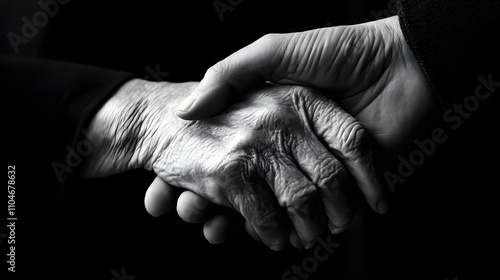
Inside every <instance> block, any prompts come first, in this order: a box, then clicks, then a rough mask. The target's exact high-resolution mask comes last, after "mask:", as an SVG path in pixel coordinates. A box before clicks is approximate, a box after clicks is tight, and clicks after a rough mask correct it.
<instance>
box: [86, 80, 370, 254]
mask: <svg viewBox="0 0 500 280" xmlns="http://www.w3.org/2000/svg"><path fill="white" fill-rule="evenodd" d="M196 86H197V83H185V84H171V83H152V82H147V81H142V80H132V81H130V82H129V83H127V84H126V85H124V86H123V88H122V89H121V90H120V91H119V92H118V93H117V94H116V95H115V96H113V98H112V99H111V100H110V101H109V102H107V103H106V104H105V106H104V107H103V108H102V109H101V110H100V111H99V112H98V114H97V115H96V116H95V118H94V119H93V121H92V122H91V125H90V127H89V132H90V137H92V138H93V139H92V141H94V142H97V143H101V145H98V146H99V147H100V149H99V150H98V151H97V152H96V153H93V154H92V155H91V156H90V157H89V160H88V161H87V164H86V166H85V176H86V177H99V176H107V175H110V174H113V173H118V172H123V171H127V170H130V169H135V168H146V169H148V170H154V171H155V173H156V174H158V176H159V177H160V178H161V179H163V181H164V182H167V183H168V184H169V185H171V186H175V187H179V188H183V189H187V190H190V191H192V194H189V193H188V194H183V195H181V197H180V198H179V200H180V201H181V202H182V201H184V204H181V205H180V206H178V207H177V209H178V212H179V213H180V215H181V217H184V218H186V219H194V218H197V217H196V216H194V218H193V216H192V215H191V216H190V214H189V213H185V212H183V210H182V207H186V206H187V207H188V208H189V207H191V208H196V207H198V208H203V207H204V205H206V204H207V203H205V202H204V201H203V199H201V197H203V198H205V199H207V200H209V201H211V202H213V203H215V204H218V205H222V206H226V207H228V208H230V209H233V210H235V211H236V212H237V213H239V214H241V215H242V216H243V217H244V218H245V220H246V221H248V223H249V224H250V225H251V227H252V229H253V230H254V231H255V234H256V235H257V236H258V238H259V239H260V240H262V241H263V242H264V243H265V244H266V245H267V246H269V247H271V248H273V249H275V250H279V249H281V248H283V247H284V246H286V245H287V244H288V240H289V237H290V235H293V236H295V235H296V236H297V237H298V238H300V240H301V242H302V243H303V246H305V247H311V246H312V245H313V244H314V240H315V238H316V237H317V236H318V235H319V234H321V233H322V232H323V231H324V230H325V229H326V227H327V226H329V227H330V229H334V228H343V227H345V226H346V225H347V224H348V223H349V221H350V219H351V217H352V215H353V212H354V210H353V208H354V201H355V200H356V195H353V194H352V192H353V191H354V190H356V189H355V188H353V187H352V183H351V182H352V181H356V180H357V179H358V178H357V177H356V176H353V177H352V178H351V177H350V175H349V173H348V172H347V170H346V167H345V165H349V166H351V168H356V167H361V168H359V173H360V174H361V175H360V176H359V177H369V174H368V173H370V172H372V170H373V169H374V164H373V156H372V154H371V147H370V139H369V137H368V134H367V133H366V130H365V129H364V127H363V126H362V125H361V124H360V123H359V122H358V121H357V120H355V119H354V118H353V117H352V116H350V115H349V114H347V113H346V112H345V111H343V110H342V109H341V108H340V107H339V106H338V105H337V104H336V103H334V102H333V101H331V100H329V99H328V98H326V97H324V96H322V95H321V94H320V93H319V92H317V91H315V90H311V89H308V88H305V87H301V86H266V87H264V88H261V89H259V90H255V91H253V92H251V93H249V94H247V95H245V96H243V97H242V98H241V99H240V100H239V101H238V103H236V104H234V105H232V106H230V107H229V108H228V109H227V110H226V111H225V112H224V113H222V114H220V115H218V116H215V117H212V118H210V119H207V120H203V121H201V120H200V121H188V120H182V119H180V118H178V117H177V116H176V115H175V110H174V108H173V106H174V105H172V104H178V102H176V101H177V100H179V99H180V98H182V97H183V96H184V94H183V93H186V92H189V91H191V90H192V89H194V88H195V87H196ZM332 151H335V154H336V155H339V158H340V160H339V159H337V157H335V156H334V155H333V154H332ZM365 173H366V174H365ZM371 179H372V181H373V184H367V185H366V187H367V188H370V190H366V191H369V192H373V193H376V192H379V193H380V189H375V188H374V187H378V188H379V187H380V184H379V183H378V182H377V178H371ZM157 183H158V182H156V183H155V185H156V186H160V188H153V190H154V191H151V192H148V193H147V194H146V199H147V200H148V201H150V202H151V203H152V204H156V205H163V207H166V208H165V209H163V210H164V211H168V210H169V208H170V207H168V202H167V206H165V205H166V204H162V203H161V202H160V201H161V199H160V200H158V197H161V196H165V197H172V194H173V192H171V190H169V189H168V188H163V189H161V187H162V185H161V184H157ZM194 194H196V195H197V196H196V195H194ZM170 203H171V202H170ZM189 203H190V204H189ZM224 219H226V217H225V216H219V217H218V218H217V217H216V218H215V219H212V220H209V222H208V223H207V225H206V228H207V230H206V232H205V234H206V236H207V238H209V239H210V240H213V241H214V242H220V241H219V240H221V238H220V237H219V236H218V234H217V232H220V231H221V229H224V228H226V225H227V224H228V223H227V221H224ZM212 229H213V230H214V232H212ZM292 230H293V232H292V233H291V231H292ZM222 239H224V238H222Z"/></svg>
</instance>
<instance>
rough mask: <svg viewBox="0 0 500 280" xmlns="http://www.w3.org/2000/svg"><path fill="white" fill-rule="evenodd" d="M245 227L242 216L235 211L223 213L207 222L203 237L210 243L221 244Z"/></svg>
mask: <svg viewBox="0 0 500 280" xmlns="http://www.w3.org/2000/svg"><path fill="white" fill-rule="evenodd" d="M227 210H229V209H227ZM243 226H244V224H243V219H242V218H241V216H239V215H237V213H235V212H234V211H223V213H218V214H216V215H214V216H213V217H210V218H209V219H208V220H207V221H206V222H205V225H204V226H203V235H204V236H205V238H206V239H207V240H208V242H210V243H212V244H219V243H222V242H225V241H227V240H228V239H229V238H231V237H232V236H234V235H235V234H236V233H238V232H239V231H241V230H242V229H243Z"/></svg>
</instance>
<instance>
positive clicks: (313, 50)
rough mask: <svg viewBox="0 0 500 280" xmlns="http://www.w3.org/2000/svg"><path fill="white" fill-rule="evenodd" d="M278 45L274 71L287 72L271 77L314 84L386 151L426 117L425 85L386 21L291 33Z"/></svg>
mask: <svg viewBox="0 0 500 280" xmlns="http://www.w3.org/2000/svg"><path fill="white" fill-rule="evenodd" d="M395 20H397V19H395ZM375 25H377V26H375ZM282 48H284V50H285V51H284V52H283V55H282V56H280V57H279V59H280V63H279V64H278V65H279V67H278V68H277V69H276V71H275V73H287V74H286V76H285V78H281V77H280V76H277V75H275V77H276V78H277V81H276V82H278V83H296V84H306V85H309V86H312V87H316V88H320V89H321V90H323V92H324V93H325V94H326V95H327V96H328V97H329V98H331V99H334V100H335V101H336V102H338V103H339V104H340V105H341V106H342V107H343V109H344V110H346V111H347V112H349V113H350V114H351V115H353V116H354V117H355V118H356V119H358V120H359V121H360V122H361V123H363V124H364V125H365V127H366V128H367V129H368V130H369V131H370V133H371V134H372V136H373V137H374V139H375V140H376V142H377V143H378V144H379V146H380V147H381V148H382V149H383V151H384V152H385V154H386V155H392V154H394V153H397V152H399V151H401V149H402V148H403V147H404V146H405V145H406V144H407V143H408V141H409V140H411V139H412V138H413V137H414V136H415V133H416V132H418V131H419V129H420V128H421V126H422V125H423V124H425V122H426V118H427V117H429V114H428V113H429V111H430V109H431V108H432V107H433V104H434V98H433V96H432V94H431V89H430V87H429V85H428V84H427V81H426V80H425V77H424V75H423V74H422V73H421V71H420V69H419V66H418V65H417V62H416V61H415V59H414V58H413V56H412V54H411V52H410V50H409V49H408V46H407V45H406V43H405V42H404V39H403V35H402V34H401V31H400V30H399V31H398V30H397V29H395V28H393V27H392V26H391V25H390V24H387V23H384V22H373V23H368V24H362V25H357V26H348V27H339V28H325V29H317V30H312V31H309V32H302V33H296V34H294V35H292V37H291V39H289V40H288V41H287V42H286V44H283V46H282ZM311 65H313V66H314V67H311Z"/></svg>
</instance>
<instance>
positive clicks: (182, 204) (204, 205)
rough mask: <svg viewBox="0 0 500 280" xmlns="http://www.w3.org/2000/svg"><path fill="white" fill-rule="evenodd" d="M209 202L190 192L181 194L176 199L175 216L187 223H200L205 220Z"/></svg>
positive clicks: (207, 214) (208, 212)
mask: <svg viewBox="0 0 500 280" xmlns="http://www.w3.org/2000/svg"><path fill="white" fill-rule="evenodd" d="M209 208H210V202H209V201H208V200H206V199H205V198H203V197H201V196H199V195H197V194H195V193H194V192H192V191H185V192H183V193H182V194H181V195H180V196H179V198H178V199H177V214H178V215H179V217H181V219H183V220H184V221H186V222H188V223H201V222H204V221H206V220H207V218H208V216H209V214H210V211H209Z"/></svg>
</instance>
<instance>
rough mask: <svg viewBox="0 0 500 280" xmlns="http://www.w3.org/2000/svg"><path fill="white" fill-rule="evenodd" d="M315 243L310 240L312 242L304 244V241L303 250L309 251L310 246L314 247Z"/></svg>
mask: <svg viewBox="0 0 500 280" xmlns="http://www.w3.org/2000/svg"><path fill="white" fill-rule="evenodd" d="M315 243H316V241H315V240H312V241H309V242H306V241H304V242H303V244H304V248H305V249H306V250H307V249H311V248H312V246H314V244H315Z"/></svg>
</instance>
